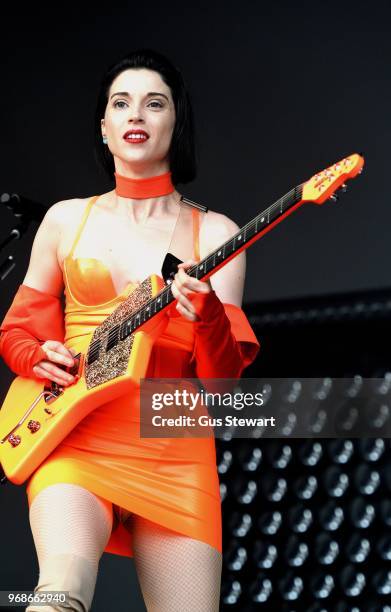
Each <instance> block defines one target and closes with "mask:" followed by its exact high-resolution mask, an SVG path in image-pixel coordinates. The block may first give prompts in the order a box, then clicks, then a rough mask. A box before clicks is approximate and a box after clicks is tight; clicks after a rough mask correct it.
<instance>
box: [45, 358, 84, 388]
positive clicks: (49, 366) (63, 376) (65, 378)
mask: <svg viewBox="0 0 391 612" xmlns="http://www.w3.org/2000/svg"><path fill="white" fill-rule="evenodd" d="M40 365H41V367H42V369H43V370H45V371H46V372H47V373H49V374H50V375H51V376H55V377H56V378H57V379H60V382H61V383H62V384H63V383H65V384H69V383H71V382H73V381H74V379H75V377H74V376H72V374H68V372H65V371H64V370H62V369H61V368H58V367H57V366H56V365H54V363H51V362H50V361H42V362H41V363H40Z"/></svg>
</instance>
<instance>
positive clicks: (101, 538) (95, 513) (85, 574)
mask: <svg viewBox="0 0 391 612" xmlns="http://www.w3.org/2000/svg"><path fill="white" fill-rule="evenodd" d="M121 520H122V521H124V525H125V526H126V528H127V529H130V530H131V531H132V538H133V552H134V561H135V566H136V570H137V575H138V579H139V582H140V587H141V591H142V594H143V597H144V601H145V605H146V607H147V611H148V612H217V611H218V609H219V598H220V579H221V560H222V559H221V554H220V553H219V552H218V551H217V550H216V549H214V548H213V547H211V546H209V545H208V544H206V543H204V542H201V541H199V540H194V539H192V538H189V537H187V536H184V535H181V534H179V533H177V532H174V531H170V530H168V529H165V528H164V527H161V526H160V525H158V524H156V523H153V522H151V521H149V520H147V519H145V518H143V517H141V516H138V515H133V514H130V515H129V513H127V512H126V511H124V512H121ZM30 525H31V530H32V534H33V538H34V543H35V548H36V551H37V556H38V562H39V569H40V577H39V582H38V585H37V586H36V588H35V591H38V592H41V591H69V601H68V604H56V605H53V606H35V605H34V604H32V605H30V606H28V608H26V612H53V611H56V612H63V611H64V610H74V611H76V612H88V610H90V608H91V603H92V599H93V596H94V591H95V585H96V578H97V573H98V566H99V560H100V558H101V556H102V554H103V551H104V549H105V547H106V544H107V542H108V540H109V538H110V534H111V530H112V527H113V507H112V504H111V502H109V501H107V500H104V499H102V498H100V497H98V496H96V495H94V494H93V493H91V492H90V491H87V490H86V489H84V488H83V487H80V486H78V485H73V484H68V483H59V484H55V485H51V486H49V487H46V488H45V489H43V490H42V491H41V492H40V493H39V494H38V495H37V496H36V497H35V498H34V501H33V503H32V505H31V508H30Z"/></svg>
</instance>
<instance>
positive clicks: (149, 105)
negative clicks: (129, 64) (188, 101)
mask: <svg viewBox="0 0 391 612" xmlns="http://www.w3.org/2000/svg"><path fill="white" fill-rule="evenodd" d="M174 125H175V107H174V102H173V99H172V95H171V90H170V88H169V87H168V85H166V83H165V82H164V81H163V79H162V77H161V76H160V74H159V73H158V72H155V71H153V70H148V69H146V68H139V69H134V68H131V69H128V70H125V71H124V72H121V74H119V75H118V76H117V77H116V78H115V79H114V81H113V82H112V84H111V87H110V91H109V95H108V102H107V106H106V110H105V115H104V119H102V135H103V136H106V137H107V140H108V142H107V146H108V147H109V149H110V151H111V153H112V155H113V156H114V164H115V168H116V172H118V173H119V174H121V173H124V172H125V171H126V170H129V169H130V170H131V169H132V168H134V169H135V170H136V171H137V172H143V171H147V172H148V174H149V172H153V174H158V173H163V172H165V171H168V170H169V161H168V152H169V148H170V143H171V138H172V133H173V131H174ZM126 134H127V136H126ZM137 134H138V136H137Z"/></svg>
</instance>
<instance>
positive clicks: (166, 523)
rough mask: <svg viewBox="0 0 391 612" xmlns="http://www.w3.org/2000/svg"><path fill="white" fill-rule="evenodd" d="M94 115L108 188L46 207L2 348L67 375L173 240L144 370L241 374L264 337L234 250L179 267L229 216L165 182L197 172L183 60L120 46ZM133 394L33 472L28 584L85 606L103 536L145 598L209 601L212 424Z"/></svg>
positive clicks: (95, 417)
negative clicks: (158, 419) (226, 257)
mask: <svg viewBox="0 0 391 612" xmlns="http://www.w3.org/2000/svg"><path fill="white" fill-rule="evenodd" d="M96 131H97V135H98V138H99V142H98V143H97V152H98V157H99V159H100V160H101V161H102V162H103V166H104V168H105V169H106V170H107V172H108V174H109V176H110V177H111V178H112V179H113V178H114V180H115V189H113V190H112V191H109V192H107V193H104V194H101V195H99V196H94V197H92V198H86V199H78V198H77V199H72V200H66V201H62V202H58V203H56V204H55V205H54V206H52V207H51V208H50V209H49V210H48V212H47V214H46V216H45V218H44V220H43V222H42V224H41V226H40V228H39V229H38V232H37V235H36V238H35V241H34V245H33V248H32V253H31V260H30V265H29V268H28V271H27V274H26V277H25V279H24V281H23V284H22V285H21V286H20V288H19V290H18V293H17V295H16V296H15V299H14V302H13V304H12V306H11V308H10V310H9V311H8V313H7V316H6V318H5V319H4V321H3V324H2V326H1V328H0V330H1V332H2V334H1V338H0V352H1V353H2V355H3V358H4V360H5V361H6V363H8V365H9V367H11V369H13V371H15V372H16V373H18V374H21V375H25V376H26V375H27V376H35V377H37V378H40V379H45V378H46V379H49V380H52V381H55V382H57V383H58V384H61V385H62V386H66V385H69V384H72V383H73V382H74V379H73V378H72V376H71V375H70V374H69V373H67V372H66V371H65V370H64V366H66V365H67V366H71V365H72V364H73V355H74V354H75V351H76V350H77V349H76V348H75V346H76V345H77V339H78V338H80V337H82V336H83V334H86V333H91V331H92V330H93V329H94V328H95V327H96V326H97V325H99V324H100V323H101V322H102V321H103V320H104V319H105V318H106V317H107V316H108V315H109V314H110V313H111V312H112V311H113V310H114V309H115V308H116V307H117V306H118V305H119V304H120V303H122V302H123V301H124V300H125V299H126V297H127V296H128V295H129V294H130V293H131V291H132V290H133V289H134V288H135V287H136V286H137V284H138V283H139V282H141V281H143V280H144V279H145V278H146V277H147V276H149V275H150V274H152V273H154V274H158V275H160V271H161V268H162V262H163V261H166V260H164V256H165V255H166V253H168V252H171V253H173V254H174V255H175V256H176V257H178V259H180V260H181V261H182V262H183V263H181V264H180V265H179V266H178V269H177V271H176V272H175V275H174V276H173V281H172V282H171V290H172V293H173V296H174V298H176V302H174V307H171V309H170V310H169V313H168V314H169V317H170V318H169V323H168V326H167V328H166V330H165V331H164V333H163V334H162V335H161V336H160V337H159V338H158V339H157V340H156V341H155V344H154V346H153V349H152V352H151V355H150V358H149V362H148V369H147V372H146V377H151V376H152V377H155V376H158V377H163V378H164V377H167V378H168V377H171V378H175V377H188V378H195V377H197V376H198V377H199V378H205V377H206V378H207V377H216V378H220V377H239V376H240V375H241V373H242V371H243V369H244V368H245V367H246V366H247V365H249V363H251V362H252V361H253V360H254V358H255V356H256V354H257V352H258V349H259V345H258V342H257V340H256V338H255V336H254V334H253V332H252V330H251V327H250V326H249V324H248V321H247V319H246V317H245V315H244V313H243V311H242V310H241V301H242V294H243V286H244V275H245V255H244V253H242V254H240V255H239V256H237V257H236V258H235V259H233V260H232V261H231V262H230V263H229V264H227V265H226V266H224V267H223V268H222V269H221V270H219V272H217V273H216V274H215V275H213V276H212V277H211V278H210V281H209V280H207V281H201V280H197V279H195V278H192V277H190V276H189V275H188V274H187V273H186V270H187V269H188V268H189V266H191V265H193V264H194V263H195V262H196V261H199V260H200V259H202V258H204V257H205V256H206V255H207V254H208V253H210V252H211V251H213V250H215V249H216V248H217V247H218V246H220V244H222V243H223V242H225V241H226V240H227V239H228V238H229V237H230V236H232V235H233V234H234V233H236V231H237V230H238V229H239V228H238V226H237V225H236V224H235V223H234V222H233V221H232V220H230V219H229V218H228V217H226V216H225V215H222V214H219V213H216V212H212V211H209V212H200V210H199V208H194V207H192V206H189V205H185V204H184V203H183V202H181V196H180V194H179V192H178V191H177V190H176V188H175V185H177V184H178V183H186V182H189V181H190V180H192V179H193V178H194V177H195V157H194V138H193V124H192V110H191V104H190V101H189V97H188V94H187V92H186V88H185V86H184V83H183V79H182V77H181V74H180V73H179V71H178V70H177V69H176V68H175V67H174V66H173V65H172V64H171V63H170V62H169V61H168V60H167V59H166V58H165V57H164V56H162V55H160V54H158V53H156V52H154V51H151V50H141V51H136V52H133V53H131V54H129V55H128V56H126V57H125V58H123V59H122V60H121V61H120V62H118V63H117V64H115V65H114V66H112V67H111V68H110V69H109V70H108V72H107V74H106V76H105V77H104V79H103V82H102V86H101V92H100V95H99V99H98V104H97V112H96ZM75 254H76V256H75ZM63 291H64V292H65V330H64V313H63V312H62V309H61V302H60V298H61V295H62V293H63ZM64 331H65V337H64ZM213 352H214V355H213ZM61 366H63V367H61ZM137 401H138V398H132V403H131V404H130V403H129V398H128V397H122V398H120V399H119V400H114V401H111V402H109V403H106V404H104V405H102V406H99V407H98V408H96V409H94V410H93V411H92V412H91V413H90V414H89V415H88V416H87V417H86V418H85V419H83V421H81V422H80V423H79V425H77V426H76V427H75V428H74V429H73V430H72V431H71V433H70V434H69V435H68V436H67V437H66V438H65V439H64V440H63V442H62V443H60V444H59V445H58V446H57V447H56V448H55V450H54V451H53V452H52V453H51V454H50V455H49V457H48V458H47V459H46V460H45V461H44V462H43V463H42V464H41V465H40V466H39V467H38V469H37V470H36V471H35V472H34V473H33V474H32V476H31V477H30V478H29V479H28V482H27V494H28V502H29V507H30V524H31V529H32V533H33V538H34V543H35V546H36V551H37V556H38V561H39V568H40V576H39V583H38V585H37V587H36V589H35V590H36V591H39V592H40V591H45V590H51V591H55V590H62V591H69V598H70V606H71V609H74V610H83V611H84V610H89V609H90V606H91V602H92V599H93V594H94V589H95V583H96V577H97V571H98V564H99V559H100V557H101V555H102V553H103V552H104V551H106V552H112V553H114V554H120V555H125V556H129V557H131V556H134V561H135V566H136V570H137V573H138V578H139V581H140V586H141V590H142V593H143V596H144V599H145V603H146V606H147V609H148V611H157V610H159V612H173V611H174V610H178V611H179V610H181V611H188V612H191V611H193V610H194V611H197V612H201V611H205V612H206V611H208V612H211V611H213V610H218V606H219V591H220V579H221V557H222V547H221V512H220V496H219V483H218V476H217V470H216V462H215V445H214V439H213V438H202V439H192V440H189V438H186V439H178V438H159V439H153V440H151V439H143V438H140V436H139V433H138V427H137V425H138V424H137V419H135V417H134V415H135V413H134V411H133V406H134V405H135V402H137ZM130 406H131V408H130ZM52 609H54V608H52V607H50V606H46V607H45V606H34V605H30V606H29V607H28V608H27V610H28V611H29V612H32V611H35V610H39V611H40V612H43V611H45V610H52ZM55 609H56V610H60V609H61V610H62V609H63V608H62V607H56V608H55ZM64 609H65V608H64ZM66 609H69V608H68V607H67V608H66Z"/></svg>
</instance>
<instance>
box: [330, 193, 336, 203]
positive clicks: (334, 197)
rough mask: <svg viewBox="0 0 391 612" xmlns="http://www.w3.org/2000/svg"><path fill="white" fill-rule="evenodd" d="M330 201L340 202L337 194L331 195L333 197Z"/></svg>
mask: <svg viewBox="0 0 391 612" xmlns="http://www.w3.org/2000/svg"><path fill="white" fill-rule="evenodd" d="M329 200H331V201H332V202H337V201H338V196H337V195H335V193H333V194H331V196H330V197H329Z"/></svg>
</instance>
